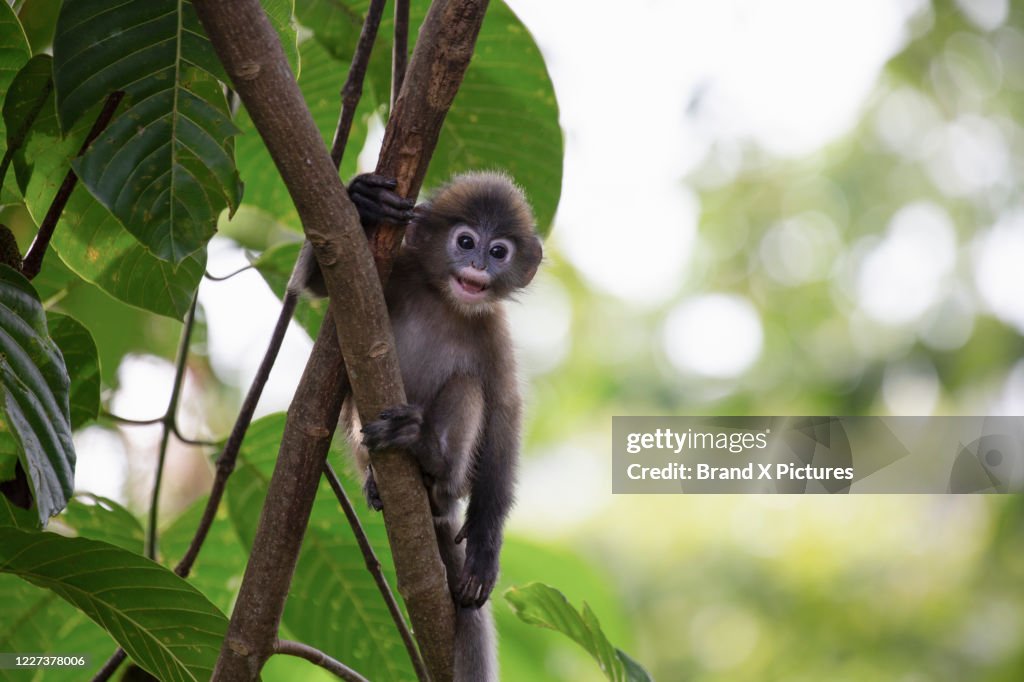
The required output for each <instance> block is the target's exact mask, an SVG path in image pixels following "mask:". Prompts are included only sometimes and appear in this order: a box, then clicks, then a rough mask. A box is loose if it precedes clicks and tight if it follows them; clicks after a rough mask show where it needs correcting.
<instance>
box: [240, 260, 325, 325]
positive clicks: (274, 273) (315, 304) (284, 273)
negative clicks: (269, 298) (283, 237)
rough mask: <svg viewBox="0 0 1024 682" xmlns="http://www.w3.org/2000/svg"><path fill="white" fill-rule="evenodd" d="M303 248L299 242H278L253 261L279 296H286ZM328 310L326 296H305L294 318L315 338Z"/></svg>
mask: <svg viewBox="0 0 1024 682" xmlns="http://www.w3.org/2000/svg"><path fill="white" fill-rule="evenodd" d="M301 248H302V244H298V243H292V244H278V245H277V246H273V247H271V248H269V249H267V250H266V251H264V252H263V253H262V254H260V257H259V258H257V259H256V260H255V261H253V265H254V266H255V267H256V270H257V272H259V273H260V275H261V276H262V277H263V279H264V280H266V282H267V284H268V285H269V286H270V289H271V290H272V291H273V292H274V294H276V295H277V297H278V298H284V294H285V290H286V289H287V287H288V279H289V278H290V277H291V274H292V268H294V267H295V259H296V258H298V257H299V249H301ZM326 312H327V299H326V298H309V297H308V296H303V297H302V298H300V299H299V304H298V306H296V308H295V315H293V319H294V320H295V321H296V322H298V323H299V324H300V325H302V328H303V329H305V330H306V333H307V334H309V337H310V338H312V339H315V338H316V337H317V334H319V333H320V324H321V323H322V322H323V320H324V314H325V313H326Z"/></svg>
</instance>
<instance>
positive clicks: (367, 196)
mask: <svg viewBox="0 0 1024 682" xmlns="http://www.w3.org/2000/svg"><path fill="white" fill-rule="evenodd" d="M397 186H398V182H397V181H396V180H395V179H394V178H388V177H384V176H383V175H375V174H373V173H364V174H363V175H357V176H356V177H355V178H353V179H352V182H350V183H349V185H348V195H349V198H350V199H352V203H353V204H355V205H356V208H357V209H358V210H359V219H360V220H361V221H362V223H363V225H376V224H378V223H389V224H391V225H405V224H406V223H407V222H409V221H410V220H412V217H413V207H414V206H415V202H413V201H409V200H408V199H406V198H405V197H403V196H399V195H398V194H396V193H395V192H394V191H392V190H394V189H395V188H396V187H397Z"/></svg>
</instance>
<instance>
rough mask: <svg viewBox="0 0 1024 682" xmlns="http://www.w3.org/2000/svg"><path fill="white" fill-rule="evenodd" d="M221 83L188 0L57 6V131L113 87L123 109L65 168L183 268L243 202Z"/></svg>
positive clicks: (96, 0) (82, 1)
mask: <svg viewBox="0 0 1024 682" xmlns="http://www.w3.org/2000/svg"><path fill="white" fill-rule="evenodd" d="M218 79H222V80H226V78H225V76H224V75H223V72H222V70H221V68H220V64H219V62H218V61H217V59H216V56H215V55H214V53H213V48H212V46H211V45H210V43H209V41H208V40H207V39H206V37H205V35H204V33H203V31H202V27H201V26H200V24H199V20H198V18H197V17H196V16H195V10H194V9H193V7H192V5H191V3H187V2H180V3H179V2H176V1H175V0H129V1H128V2H123V3H121V4H117V5H111V4H110V3H108V2H105V1H103V0H78V1H77V2H71V3H65V4H64V5H63V7H62V8H61V15H60V18H59V19H58V22H57V35H56V38H55V41H54V81H55V83H56V90H57V111H58V114H59V116H60V120H61V123H62V127H63V129H65V130H67V129H68V128H70V127H71V126H72V125H73V124H74V123H75V122H76V121H77V120H78V119H79V118H81V117H82V116H84V115H85V114H86V113H87V112H88V111H90V110H91V109H93V108H94V107H96V106H97V105H99V104H100V103H102V102H103V101H104V100H105V99H106V98H107V96H108V95H109V94H110V93H112V92H114V91H115V90H122V91H124V92H125V93H126V102H127V103H126V106H125V108H124V111H123V112H122V113H121V114H120V115H119V116H117V117H116V118H115V120H114V121H113V123H112V124H111V125H110V126H109V127H108V128H107V129H106V130H104V132H103V134H102V135H100V137H99V139H97V140H96V141H95V142H94V143H93V145H92V146H91V147H90V148H89V150H88V151H87V152H86V154H85V155H84V156H83V157H81V158H78V159H76V160H75V161H74V167H75V170H76V172H77V173H78V175H79V178H80V179H81V180H82V182H83V183H84V184H85V185H86V186H87V187H88V188H89V190H90V191H91V192H92V193H93V195H94V196H95V197H96V198H97V199H99V201H100V202H101V203H103V205H104V206H106V207H107V208H108V209H110V211H111V212H112V213H113V214H114V215H115V216H117V218H118V219H119V220H120V221H121V223H122V224H123V225H124V226H125V227H126V228H127V229H128V230H129V231H130V232H131V233H132V234H133V235H135V237H136V238H137V239H138V240H139V241H140V242H142V243H143V244H144V245H145V246H146V247H147V248H148V249H149V250H150V251H152V252H153V254H154V255H156V256H157V257H159V258H161V259H164V260H168V261H171V262H173V263H180V262H181V261H182V260H184V259H185V258H187V257H188V256H189V255H190V254H192V253H193V252H195V251H196V250H198V249H200V248H202V247H203V246H204V245H205V244H206V242H207V241H208V240H209V239H210V237H212V236H213V234H214V232H215V231H216V226H217V218H218V216H219V215H220V213H221V211H222V210H223V209H224V208H225V207H230V208H231V209H232V211H233V210H234V209H235V208H236V207H237V206H238V202H239V200H240V197H241V183H240V182H239V180H238V174H237V173H236V171H235V166H234V160H233V152H232V142H231V137H232V136H233V135H234V134H235V133H236V132H237V130H236V129H235V127H234V125H233V124H232V123H231V117H230V114H229V112H228V108H227V102H226V100H225V98H224V94H223V91H222V89H221V86H220V83H219V82H218Z"/></svg>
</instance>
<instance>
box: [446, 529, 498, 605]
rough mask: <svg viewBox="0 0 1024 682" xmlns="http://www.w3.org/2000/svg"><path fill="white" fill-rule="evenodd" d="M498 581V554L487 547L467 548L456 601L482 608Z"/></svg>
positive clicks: (456, 592)
mask: <svg viewBox="0 0 1024 682" xmlns="http://www.w3.org/2000/svg"><path fill="white" fill-rule="evenodd" d="M497 581H498V554H497V552H494V551H488V550H486V549H483V550H477V549H476V548H474V546H473V545H469V546H468V547H467V548H466V563H465V564H463V566H462V573H460V574H459V583H458V585H457V586H456V588H455V601H456V602H457V603H458V604H459V606H462V607H464V608H476V609H478V608H480V607H481V606H483V605H484V603H486V601H487V598H488V597H490V596H491V590H493V589H494V584H495V583H496V582H497Z"/></svg>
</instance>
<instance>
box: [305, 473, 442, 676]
mask: <svg viewBox="0 0 1024 682" xmlns="http://www.w3.org/2000/svg"><path fill="white" fill-rule="evenodd" d="M324 476H326V477H327V482H328V483H330V484H331V490H333V491H334V496H335V497H336V498H338V504H340V505H341V509H342V511H343V512H345V518H346V519H348V525H349V526H351V527H352V534H353V535H354V536H355V538H356V543H357V544H358V545H359V551H361V552H362V553H363V561H365V562H366V570H367V571H369V572H370V575H371V576H373V581H374V582H375V583H377V589H378V590H379V591H380V596H381V598H383V599H384V603H385V604H387V607H388V613H390V614H391V620H393V621H394V622H395V627H396V628H397V629H398V634H399V635H401V637H402V643H403V644H404V645H405V650H406V652H407V653H408V654H409V660H410V661H411V662H412V667H413V669H414V670H415V671H416V679H418V680H420V682H430V674H429V673H428V672H427V666H426V663H424V662H423V657H422V656H421V655H420V651H419V649H417V648H416V641H415V640H414V639H413V637H412V633H411V632H410V631H409V626H408V624H406V622H405V617H404V616H402V609H400V608H399V607H398V601H396V600H395V595H394V594H392V593H391V586H390V585H388V581H387V578H385V577H384V572H383V571H381V570H380V560H379V559H378V558H377V555H376V554H375V553H374V551H373V546H372V545H371V544H370V539H369V538H368V537H366V531H365V530H363V524H361V523H360V522H359V516H358V515H357V514H356V510H355V509H353V508H352V502H351V501H350V500H349V499H348V495H346V494H345V489H344V488H343V487H341V481H340V480H339V479H338V475H337V474H336V473H334V467H332V466H331V463H330V462H324Z"/></svg>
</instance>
